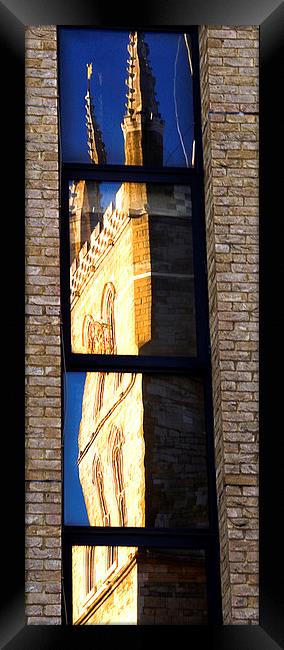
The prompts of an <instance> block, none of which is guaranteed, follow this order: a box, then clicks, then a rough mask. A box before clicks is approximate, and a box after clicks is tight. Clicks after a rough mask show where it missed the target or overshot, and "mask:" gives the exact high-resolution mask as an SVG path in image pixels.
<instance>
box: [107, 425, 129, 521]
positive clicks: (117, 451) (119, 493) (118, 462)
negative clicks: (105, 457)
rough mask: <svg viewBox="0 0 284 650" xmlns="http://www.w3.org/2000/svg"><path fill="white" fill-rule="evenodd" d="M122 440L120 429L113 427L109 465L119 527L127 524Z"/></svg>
mask: <svg viewBox="0 0 284 650" xmlns="http://www.w3.org/2000/svg"><path fill="white" fill-rule="evenodd" d="M123 443H124V438H123V434H122V430H121V428H119V427H117V426H113V427H112V430H111V435H110V444H111V463H112V471H113V480H114V490H115V498H116V503H117V508H118V517H119V526H126V524H127V510H126V499H125V488H124V480H123V453H122V448H123Z"/></svg>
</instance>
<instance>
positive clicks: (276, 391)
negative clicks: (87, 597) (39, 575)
mask: <svg viewBox="0 0 284 650" xmlns="http://www.w3.org/2000/svg"><path fill="white" fill-rule="evenodd" d="M102 4H103V3H98V2H97V3H94V2H87V1H86V0H81V1H80V2H76V1H75V0H73V1H72V0H70V1H69V2H68V4H66V3H63V2H62V3H61V4H60V2H58V1H57V2H55V1H50V2H49V3H41V2H38V1H37V0H27V1H25V2H17V0H10V1H9V2H8V1H7V0H6V2H5V3H3V2H2V3H1V6H0V26H1V27H0V29H1V33H0V42H1V55H2V56H1V59H0V60H1V82H2V87H3V88H4V89H5V92H4V94H3V95H4V99H5V101H2V102H1V109H2V132H3V131H5V130H6V129H5V125H6V124H7V125H10V128H9V129H8V130H7V133H8V146H6V147H5V148H3V149H2V160H3V167H2V173H3V175H4V179H3V180H4V182H3V185H2V188H5V192H3V191H2V198H3V201H4V206H3V204H2V206H3V207H2V210H3V214H4V215H7V218H6V219H5V223H4V224H3V225H5V226H6V232H5V236H4V235H3V241H4V242H5V243H6V246H3V249H4V250H3V249H2V250H3V254H6V258H5V255H4V260H3V262H4V264H5V268H6V269H7V268H9V271H10V273H9V281H7V276H6V279H5V278H3V285H4V287H3V289H4V291H3V294H2V295H3V304H4V306H5V310H4V317H3V316H2V322H3V324H5V327H4V334H5V337H6V339H5V340H7V341H11V340H12V341H13V345H11V346H9V345H7V350H8V355H7V357H8V363H6V365H5V375H4V376H3V378H4V379H5V381H4V382H3V383H4V402H3V404H4V409H3V411H2V413H3V412H6V413H7V412H9V418H8V420H9V423H10V425H9V427H8V428H7V427H3V436H2V445H3V446H2V458H3V463H2V467H3V466H4V468H5V467H6V472H5V471H2V472H1V478H2V480H3V484H2V535H1V541H2V554H1V558H2V564H3V566H8V567H9V569H10V570H8V571H7V574H6V575H7V578H6V579H5V581H4V583H2V589H1V611H0V628H1V637H2V638H1V644H2V646H1V647H6V648H8V650H13V649H19V650H25V649H26V648H27V649H29V650H30V649H31V648H33V647H35V648H58V647H62V646H63V644H65V643H68V642H69V643H70V642H71V643H72V641H74V640H75V641H76V642H77V643H84V642H85V643H86V644H88V646H89V643H90V640H92V642H94V640H95V636H96V643H97V644H100V643H103V644H104V645H106V644H108V643H109V641H113V634H114V630H113V629H111V628H101V627H100V626H98V628H97V629H96V630H95V631H94V629H90V628H86V627H85V628H80V630H79V628H60V627H58V626H54V627H53V626H50V627H46V626H34V627H32V626H29V628H27V627H23V626H24V598H23V592H24V530H23V529H24V463H23V458H24V427H23V416H24V408H23V397H22V396H23V384H24V382H23V383H22V380H23V376H24V373H23V374H22V370H23V365H22V364H23V358H24V355H23V352H24V337H23V331H24V327H23V326H24V318H23V314H24V309H23V305H24V254H23V249H24V227H23V205H24V27H25V25H30V24H81V23H88V22H89V21H90V24H98V26H103V24H104V23H109V20H110V15H111V20H112V21H113V23H114V24H115V23H116V24H118V25H119V24H120V22H122V23H123V22H125V17H123V15H122V13H123V10H122V8H121V6H120V5H118V10H117V9H115V8H112V9H111V11H110V9H109V7H108V6H105V7H103V6H102ZM191 4H192V3H187V2H181V1H180V2H169V3H167V4H166V6H165V7H164V8H163V7H162V5H161V3H155V2H154V1H153V0H152V2H151V6H150V5H148V4H146V3H143V22H144V23H145V24H146V23H148V22H149V24H152V25H156V24H159V23H164V24H167V23H168V24H179V25H182V24H183V23H186V24H227V25H229V24H244V25H246V24H255V25H259V27H260V98H261V116H262V117H261V125H260V135H261V168H260V199H261V222H260V243H261V269H260V282H261V293H260V297H261V320H260V323H261V326H260V333H261V368H260V369H261V374H260V397H261V402H260V416H261V426H260V434H261V435H260V488H261V489H260V526H261V528H260V561H261V568H260V625H259V626H224V627H223V628H221V629H220V628H219V629H217V628H209V627H208V628H198V629H194V628H192V629H189V628H187V634H186V640H185V641H183V643H185V644H186V645H187V644H188V646H189V647H190V644H193V643H195V642H198V646H200V645H201V646H202V645H203V646H205V647H208V648H209V647H210V648H212V647H213V648H223V649H224V650H227V649H228V650H229V649H230V650H234V649H235V650H237V649H243V650H254V649H257V650H262V649H263V650H264V649H265V650H270V649H271V650H273V649H274V650H277V648H279V647H284V641H283V639H284V634H283V620H284V616H283V600H284V599H283V550H282V547H283V543H282V534H280V525H281V512H282V498H281V488H282V481H281V478H282V473H283V470H282V454H281V440H280V438H281V422H282V408H281V406H282V399H283V398H282V392H283V391H282V386H281V381H280V379H279V372H277V370H278V371H279V368H280V369H281V370H282V365H281V359H280V357H281V352H282V347H283V346H281V342H282V337H281V333H282V328H281V326H282V320H281V315H280V308H279V309H278V304H279V303H280V296H281V289H282V286H281V281H282V277H281V259H282V257H283V254H281V253H282V251H281V248H280V246H281V244H282V238H281V237H279V230H278V224H279V221H278V222H277V225H276V224H275V223H274V220H273V217H274V219H275V218H276V217H275V215H278V214H279V215H280V208H281V205H282V201H283V199H282V196H281V198H280V192H281V193H282V184H283V180H282V179H281V182H280V171H281V170H282V168H283V165H282V163H281V164H280V165H279V166H277V165H275V150H277V143H278V142H279V141H280V131H281V128H282V131H283V118H281V113H280V109H282V101H281V99H280V92H281V91H282V88H281V84H280V83H279V82H277V79H278V80H279V79H280V75H281V68H280V61H281V60H280V48H281V40H282V42H283V22H284V21H283V4H282V3H280V2H279V0H276V1H275V0H274V2H272V1H268V0H264V1H263V2H262V3H259V2H257V1H256V0H254V1H253V2H250V3H247V2H244V1H243V2H238V3H233V2H216V3H212V4H211V6H210V7H208V6H206V5H207V3H206V2H202V1H201V0H199V2H198V3H193V6H191ZM141 11H142V9H141ZM86 18H87V20H86ZM128 18H129V15H128ZM140 21H141V12H140V15H139V22H140ZM133 22H134V19H133ZM11 125H12V127H11ZM15 183H16V184H17V191H16V192H15ZM8 188H9V189H8ZM11 202H12V205H13V215H18V219H17V222H16V225H17V227H16V228H15V227H14V226H15V224H14V223H13V226H12V228H11V226H10V223H11V218H9V216H10V214H11ZM14 219H15V217H14ZM271 223H272V224H273V227H271ZM12 250H13V251H14V253H15V251H16V255H14V256H13V261H12V262H11V251H12ZM9 265H10V266H9ZM282 284H283V283H282ZM11 286H12V287H13V291H12V290H11ZM7 333H8V334H9V336H8V337H7ZM11 335H12V336H11ZM3 336H4V335H3ZM3 340H4V339H3ZM4 347H5V346H4ZM280 377H281V373H280ZM15 404H16V406H17V408H15ZM12 415H13V417H12V418H11V416H12ZM11 420H12V425H11ZM278 529H279V530H278ZM127 632H128V635H127V638H126V636H125V631H124V629H123V628H120V629H117V628H116V629H115V634H116V641H115V642H116V644H117V643H119V645H120V644H121V643H123V645H124V647H125V646H126V645H127V644H128V643H129V645H130V644H131V645H133V643H135V647H136V648H140V647H141V648H142V647H144V646H145V643H151V642H152V643H153V642H154V643H155V639H157V641H158V643H161V639H162V638H163V639H164V640H165V639H167V642H168V643H169V644H170V643H173V642H174V643H176V642H177V641H178V642H179V641H180V638H182V639H183V637H180V633H179V632H178V631H177V630H176V628H172V629H170V628H167V629H166V634H165V635H164V634H163V631H162V630H161V631H160V630H159V634H158V635H157V637H156V635H153V629H151V628H150V629H147V628H144V629H141V628H140V629H136V628H135V629H134V628H132V627H129V629H128V630H127ZM82 634H83V635H85V636H83V637H82Z"/></svg>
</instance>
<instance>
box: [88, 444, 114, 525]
mask: <svg viewBox="0 0 284 650" xmlns="http://www.w3.org/2000/svg"><path fill="white" fill-rule="evenodd" d="M92 474H93V475H92V482H93V484H94V485H95V486H96V489H97V492H98V497H99V504H100V511H101V519H102V525H103V526H110V515H109V512H108V508H107V503H106V498H105V491H104V475H103V469H102V465H101V461H100V459H99V457H98V456H95V458H94V461H93V473H92Z"/></svg>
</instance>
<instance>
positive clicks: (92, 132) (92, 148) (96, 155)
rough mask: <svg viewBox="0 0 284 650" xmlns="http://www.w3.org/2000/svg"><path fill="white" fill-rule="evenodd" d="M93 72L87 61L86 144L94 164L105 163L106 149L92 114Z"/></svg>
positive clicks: (90, 64)
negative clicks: (91, 82)
mask: <svg viewBox="0 0 284 650" xmlns="http://www.w3.org/2000/svg"><path fill="white" fill-rule="evenodd" d="M92 72H93V66H92V63H87V75H88V85H87V94H86V96H85V100H86V104H85V106H86V118H87V122H86V126H87V130H88V146H89V156H90V158H91V160H92V161H93V162H94V163H95V164H96V165H98V164H100V163H106V161H107V159H106V151H105V145H104V143H103V140H102V134H101V131H100V129H99V126H98V124H97V123H96V119H95V115H94V106H93V102H92V97H91V90H90V79H91V76H92Z"/></svg>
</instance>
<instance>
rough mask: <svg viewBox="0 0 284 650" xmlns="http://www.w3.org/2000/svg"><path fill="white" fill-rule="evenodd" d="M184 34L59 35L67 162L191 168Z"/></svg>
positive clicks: (189, 66) (190, 102)
mask: <svg viewBox="0 0 284 650" xmlns="http://www.w3.org/2000/svg"><path fill="white" fill-rule="evenodd" d="M192 73H193V70H192V54H191V42H190V36H189V35H188V34H170V33H168V34H166V33H164V34H161V33H145V34H143V33H141V32H126V31H125V32H124V31H113V32H112V31H106V30H97V29H89V28H85V29H84V28H81V29H73V28H61V29H60V96H61V104H60V106H61V134H62V155H63V160H64V161H65V162H86V163H88V162H93V163H94V164H100V163H103V164H104V163H110V164H121V165H123V164H127V165H143V166H145V165H146V166H158V167H161V166H178V167H191V166H193V165H194V157H195V144H194V125H193V96H192V93H193V91H192Z"/></svg>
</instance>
